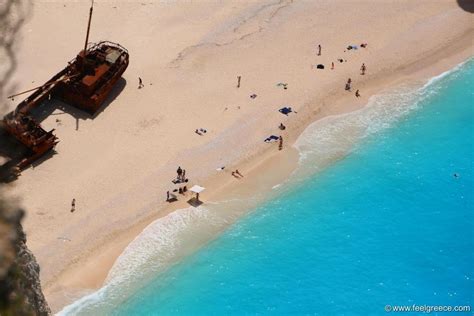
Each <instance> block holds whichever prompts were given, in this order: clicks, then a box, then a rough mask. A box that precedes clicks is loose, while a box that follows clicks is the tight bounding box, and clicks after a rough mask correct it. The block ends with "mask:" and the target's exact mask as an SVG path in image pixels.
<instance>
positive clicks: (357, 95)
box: [356, 89, 360, 98]
mask: <svg viewBox="0 0 474 316" xmlns="http://www.w3.org/2000/svg"><path fill="white" fill-rule="evenodd" d="M356 97H357V98H358V97H360V93H359V89H357V90H356Z"/></svg>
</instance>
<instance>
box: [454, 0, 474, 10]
mask: <svg viewBox="0 0 474 316" xmlns="http://www.w3.org/2000/svg"><path fill="white" fill-rule="evenodd" d="M457 2H458V5H459V7H460V8H461V9H463V10H464V11H467V12H469V13H474V0H457Z"/></svg>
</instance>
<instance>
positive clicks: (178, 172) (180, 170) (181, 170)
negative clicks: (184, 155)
mask: <svg viewBox="0 0 474 316" xmlns="http://www.w3.org/2000/svg"><path fill="white" fill-rule="evenodd" d="M176 173H177V174H178V181H181V175H182V174H183V169H181V167H178V170H176Z"/></svg>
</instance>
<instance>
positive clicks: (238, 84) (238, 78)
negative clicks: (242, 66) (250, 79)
mask: <svg viewBox="0 0 474 316" xmlns="http://www.w3.org/2000/svg"><path fill="white" fill-rule="evenodd" d="M241 78H242V77H241V76H237V88H240V79H241Z"/></svg>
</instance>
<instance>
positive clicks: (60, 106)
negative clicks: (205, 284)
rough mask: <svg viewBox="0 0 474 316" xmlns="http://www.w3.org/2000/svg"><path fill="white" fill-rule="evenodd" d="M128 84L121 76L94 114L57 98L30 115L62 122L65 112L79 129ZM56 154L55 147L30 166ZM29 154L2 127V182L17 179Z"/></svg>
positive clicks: (28, 151)
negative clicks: (23, 160)
mask: <svg viewBox="0 0 474 316" xmlns="http://www.w3.org/2000/svg"><path fill="white" fill-rule="evenodd" d="M126 85H127V81H126V80H125V79H124V78H120V79H119V80H118V81H117V83H116V84H115V86H114V87H113V88H112V90H111V92H110V94H109V95H108V96H107V98H106V99H105V101H104V103H103V104H102V106H101V107H100V108H99V109H98V110H97V112H96V113H94V115H90V114H89V113H87V112H84V111H82V110H80V109H78V108H76V107H74V106H72V105H69V104H67V103H64V102H62V101H60V100H57V99H55V98H52V99H51V100H47V101H45V102H43V103H42V104H41V105H40V106H38V107H37V108H35V109H33V110H32V111H31V112H30V115H31V117H33V118H34V119H35V120H36V121H37V122H38V123H40V124H41V122H43V121H44V120H46V119H47V118H48V117H56V120H57V121H56V122H57V123H60V122H61V121H60V117H61V116H62V115H64V114H69V115H70V116H72V117H74V118H75V119H76V130H78V129H79V122H80V121H81V120H83V121H84V120H88V119H90V120H93V119H95V118H96V117H97V116H98V115H99V114H100V113H102V112H103V111H104V110H105V109H106V108H107V107H108V106H109V105H110V104H111V103H112V102H113V101H114V100H115V99H116V98H117V96H118V95H119V94H120V93H121V92H122V91H123V89H124V88H125V86H126ZM56 110H60V112H56V113H55V111H56ZM56 136H57V137H58V138H59V141H61V135H60V134H59V135H56ZM55 154H57V152H56V151H55V150H54V149H52V150H50V151H49V152H47V153H46V154H44V155H43V156H42V157H40V158H38V159H37V160H35V161H34V162H33V163H32V164H31V165H30V167H33V168H34V167H36V166H38V165H40V164H41V163H43V162H44V161H46V160H48V159H50V158H51V157H53V156H54V155H55ZM29 155H31V152H30V150H29V149H28V148H26V147H25V146H24V145H23V144H21V143H20V142H19V141H18V140H16V139H14V137H12V136H11V135H9V134H8V133H7V132H6V131H4V130H3V129H1V128H0V157H1V158H3V159H2V161H0V183H8V182H12V181H14V180H16V179H17V178H18V176H19V175H20V173H19V172H17V170H16V168H15V166H16V165H17V164H18V163H19V162H20V161H21V160H22V159H23V158H25V157H28V156H29Z"/></svg>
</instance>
